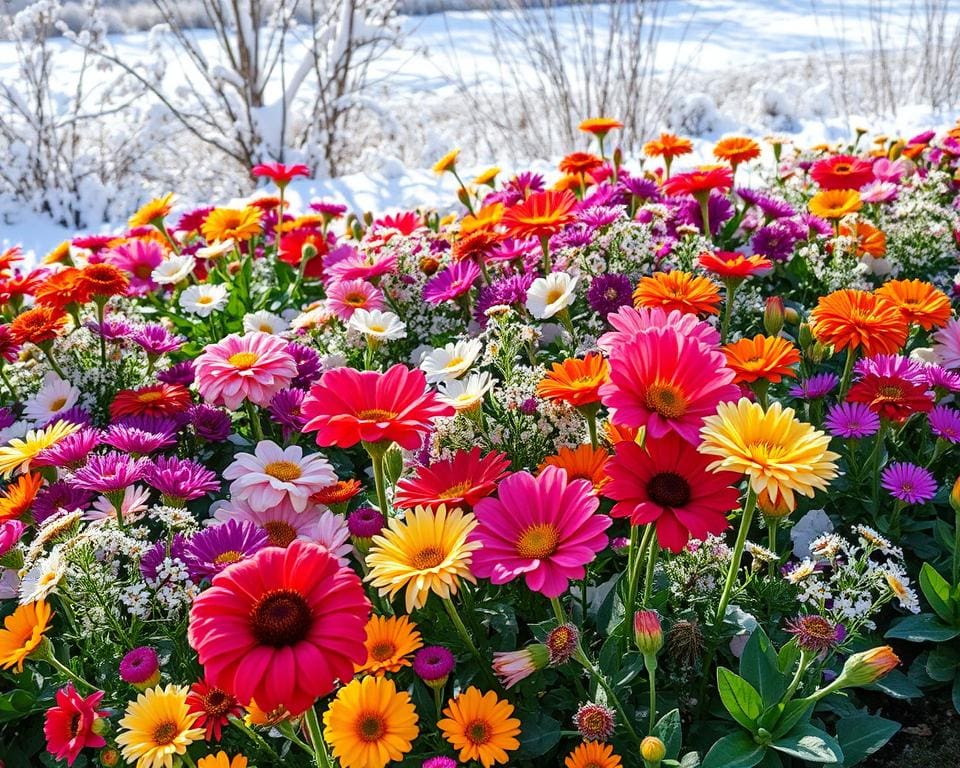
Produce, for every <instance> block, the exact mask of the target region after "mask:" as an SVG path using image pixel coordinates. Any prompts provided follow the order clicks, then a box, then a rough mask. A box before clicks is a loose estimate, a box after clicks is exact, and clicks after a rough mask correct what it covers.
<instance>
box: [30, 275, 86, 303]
mask: <svg viewBox="0 0 960 768" xmlns="http://www.w3.org/2000/svg"><path fill="white" fill-rule="evenodd" d="M82 272H83V270H80V269H78V268H77V267H67V268H66V269H61V270H60V271H59V272H54V273H53V274H52V275H50V277H48V278H47V279H46V280H44V281H43V285H41V286H40V287H39V288H38V289H37V291H36V293H35V294H34V298H35V299H36V302H37V304H43V305H45V306H48V307H56V308H57V309H63V308H64V307H66V306H67V305H68V304H86V303H87V302H88V301H90V294H88V293H87V290H86V288H87V286H86V285H85V284H84V283H83V282H82V281H81V280H80V275H81V274H82Z"/></svg>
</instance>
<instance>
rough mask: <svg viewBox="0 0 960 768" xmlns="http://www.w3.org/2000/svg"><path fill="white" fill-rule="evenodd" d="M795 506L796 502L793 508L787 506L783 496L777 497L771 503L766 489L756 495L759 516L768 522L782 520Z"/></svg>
mask: <svg viewBox="0 0 960 768" xmlns="http://www.w3.org/2000/svg"><path fill="white" fill-rule="evenodd" d="M795 505H796V502H794V505H793V506H791V505H790V504H788V503H787V500H786V498H785V497H784V496H783V494H780V495H779V496H777V500H776V501H771V500H770V494H769V493H767V491H766V489H764V490H763V491H761V492H760V493H758V494H757V507H759V508H760V514H762V515H763V516H764V518H765V519H766V520H768V521H769V520H782V519H783V518H785V517H787V516H788V515H789V514H790V513H791V512H793V510H794V506H795Z"/></svg>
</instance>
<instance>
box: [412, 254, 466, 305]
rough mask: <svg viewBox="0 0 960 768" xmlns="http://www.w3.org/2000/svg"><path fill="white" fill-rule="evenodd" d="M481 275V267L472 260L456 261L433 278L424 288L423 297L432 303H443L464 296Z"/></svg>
mask: <svg viewBox="0 0 960 768" xmlns="http://www.w3.org/2000/svg"><path fill="white" fill-rule="evenodd" d="M478 277H480V267H478V266H477V265H476V264H475V263H474V262H472V261H455V262H454V263H453V264H451V265H450V266H448V267H447V268H446V269H444V270H443V271H442V272H439V273H438V274H436V275H435V276H434V277H433V278H431V280H430V282H428V283H427V284H426V286H424V288H423V298H424V300H426V301H429V302H430V303H431V304H442V303H443V302H445V301H451V300H453V299H455V298H457V297H458V296H462V295H463V294H465V293H466V292H467V291H469V290H470V289H471V288H472V287H473V284H474V283H475V282H476V281H477V278H478Z"/></svg>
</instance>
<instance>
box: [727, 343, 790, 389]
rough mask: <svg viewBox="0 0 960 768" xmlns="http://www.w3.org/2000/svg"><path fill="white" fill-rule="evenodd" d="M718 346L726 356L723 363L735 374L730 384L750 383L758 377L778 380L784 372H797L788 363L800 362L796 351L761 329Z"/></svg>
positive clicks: (786, 373)
mask: <svg viewBox="0 0 960 768" xmlns="http://www.w3.org/2000/svg"><path fill="white" fill-rule="evenodd" d="M722 350H723V354H725V355H726V356H727V367H728V368H730V369H731V370H732V371H733V372H734V373H735V374H736V377H735V378H734V380H733V383H734V384H739V383H740V382H744V383H746V384H753V383H754V382H755V381H757V380H758V379H765V380H766V381H769V382H771V383H773V384H779V383H780V382H781V381H783V377H784V376H791V377H793V378H796V376H797V374H796V372H795V371H794V370H793V368H791V367H790V366H793V365H796V364H797V363H799V362H800V351H799V350H798V349H797V348H796V347H794V346H793V344H791V343H790V342H789V341H787V340H786V339H783V338H780V337H779V336H764V335H763V334H762V333H761V334H757V335H756V336H754V337H753V338H752V339H740V341H735V342H733V343H732V344H725V345H724V346H723V347H722Z"/></svg>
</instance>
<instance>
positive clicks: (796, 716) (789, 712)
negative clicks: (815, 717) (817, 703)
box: [769, 700, 813, 739]
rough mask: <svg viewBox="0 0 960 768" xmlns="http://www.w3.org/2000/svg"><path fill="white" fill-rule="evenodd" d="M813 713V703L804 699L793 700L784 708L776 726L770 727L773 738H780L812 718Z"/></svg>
mask: <svg viewBox="0 0 960 768" xmlns="http://www.w3.org/2000/svg"><path fill="white" fill-rule="evenodd" d="M812 713H813V704H808V703H806V702H804V701H797V700H794V701H791V702H790V703H788V704H787V706H786V707H785V708H784V710H783V714H782V715H781V716H780V720H779V721H778V722H777V724H776V728H772V729H769V730H771V731H772V732H773V738H775V739H779V738H780V737H781V736H783V735H784V734H786V733H789V732H790V731H792V730H793V728H794V727H795V726H796V725H797V724H798V723H801V722H803V721H804V720H806V719H809V718H810V715H811V714H812Z"/></svg>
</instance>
